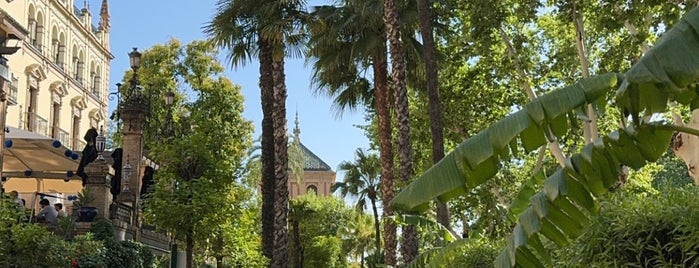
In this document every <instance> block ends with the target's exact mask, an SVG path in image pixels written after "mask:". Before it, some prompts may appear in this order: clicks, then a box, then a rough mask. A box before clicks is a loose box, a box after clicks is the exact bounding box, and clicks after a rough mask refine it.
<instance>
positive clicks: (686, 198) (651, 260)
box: [555, 185, 699, 267]
mask: <svg viewBox="0 0 699 268" xmlns="http://www.w3.org/2000/svg"><path fill="white" fill-rule="evenodd" d="M697 226H699V189H698V188H696V187H695V186H693V185H692V186H687V187H681V188H674V187H673V188H670V187H661V188H660V189H659V192H658V193H656V194H649V195H634V194H629V193H620V194H617V195H614V196H613V197H611V198H610V199H609V200H607V201H605V202H603V203H602V204H601V209H600V213H599V215H597V216H596V217H594V219H593V221H592V224H591V225H590V226H589V227H588V228H587V229H586V230H585V232H584V233H583V234H582V235H581V236H580V237H579V238H578V239H576V240H575V241H574V242H572V243H571V245H569V246H568V247H565V248H563V249H561V250H559V254H557V256H556V258H555V267H583V266H585V267H695V266H697V265H699V258H698V256H697V255H696V252H697V250H699V228H698V227H697Z"/></svg>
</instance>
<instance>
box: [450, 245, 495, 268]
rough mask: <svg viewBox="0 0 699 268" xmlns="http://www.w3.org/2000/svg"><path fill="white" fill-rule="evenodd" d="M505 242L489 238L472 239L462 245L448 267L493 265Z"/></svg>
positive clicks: (475, 267)
mask: <svg viewBox="0 0 699 268" xmlns="http://www.w3.org/2000/svg"><path fill="white" fill-rule="evenodd" d="M502 245H503V243H501V242H500V241H497V240H493V239H489V238H477V239H472V240H470V241H469V242H468V243H466V244H465V245H464V246H462V247H460V249H459V251H458V252H459V253H458V254H457V255H456V256H455V257H454V259H453V260H452V261H450V262H449V265H448V267H453V268H457V267H474V268H477V267H493V262H494V261H495V258H496V257H497V256H498V254H500V249H501V248H502Z"/></svg>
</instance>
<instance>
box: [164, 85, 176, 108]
mask: <svg viewBox="0 0 699 268" xmlns="http://www.w3.org/2000/svg"><path fill="white" fill-rule="evenodd" d="M174 102H175V92H173V91H172V90H170V89H168V90H167V91H165V105H167V106H168V107H170V106H172V103H174Z"/></svg>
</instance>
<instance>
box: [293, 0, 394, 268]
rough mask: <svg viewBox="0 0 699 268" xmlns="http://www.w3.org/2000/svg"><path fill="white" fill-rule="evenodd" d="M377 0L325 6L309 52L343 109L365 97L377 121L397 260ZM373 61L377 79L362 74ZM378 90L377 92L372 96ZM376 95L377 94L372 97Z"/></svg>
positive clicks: (389, 254) (388, 226)
mask: <svg viewBox="0 0 699 268" xmlns="http://www.w3.org/2000/svg"><path fill="white" fill-rule="evenodd" d="M381 11H382V9H381V6H380V3H379V2H378V1H347V2H345V5H344V6H342V7H333V6H321V7H316V8H315V11H314V12H313V18H314V19H315V22H314V23H313V24H312V27H311V37H310V40H309V43H308V45H309V50H308V55H307V56H308V57H309V58H311V59H312V60H315V62H314V63H313V69H314V75H313V80H314V83H315V84H316V86H317V87H318V88H319V89H323V90H324V91H325V92H326V93H327V94H328V95H329V96H331V97H334V98H335V104H336V105H337V106H336V107H337V108H339V109H340V110H343V109H344V108H350V109H351V108H353V107H356V106H357V105H359V103H364V104H365V105H367V106H370V107H371V104H372V103H373V107H374V110H375V113H376V121H378V123H377V124H378V129H379V130H378V136H379V139H378V140H379V157H380V159H381V196H382V204H383V206H382V207H383V208H384V209H383V216H382V217H383V219H384V247H385V263H386V264H389V265H395V256H396V254H395V249H396V244H397V243H396V225H395V223H393V222H391V221H390V220H387V219H388V218H390V217H391V216H393V211H392V210H391V209H390V207H389V206H388V202H389V201H390V200H391V199H392V198H393V180H394V173H393V156H394V154H393V144H392V137H393V135H392V130H391V129H392V127H391V114H390V108H389V107H390V102H389V87H388V60H387V56H386V55H387V53H388V51H387V48H386V45H385V43H386V31H385V25H384V23H383V21H382V20H381V19H380V18H381V15H382V14H383V13H382V12H381ZM369 67H371V69H372V74H373V75H372V78H373V84H371V83H370V82H369V81H370V80H369V79H368V78H367V77H362V76H361V74H363V73H364V70H366V69H368V68H369ZM372 91H373V96H372ZM372 98H373V99H372Z"/></svg>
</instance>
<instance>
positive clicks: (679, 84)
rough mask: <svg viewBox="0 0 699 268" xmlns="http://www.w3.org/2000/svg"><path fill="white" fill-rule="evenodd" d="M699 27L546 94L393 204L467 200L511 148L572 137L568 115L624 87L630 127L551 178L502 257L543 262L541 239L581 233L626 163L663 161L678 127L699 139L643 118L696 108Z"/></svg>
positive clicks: (504, 261) (673, 32)
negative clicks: (625, 64) (674, 105)
mask: <svg viewBox="0 0 699 268" xmlns="http://www.w3.org/2000/svg"><path fill="white" fill-rule="evenodd" d="M698 23H699V9H694V10H692V11H691V12H689V13H688V14H687V15H685V17H684V19H683V20H682V21H680V22H679V24H678V25H676V26H674V27H673V28H672V29H670V30H669V31H668V32H666V33H665V34H664V36H663V38H662V39H661V40H660V41H659V42H658V44H657V45H656V46H655V47H654V48H652V49H651V50H649V51H648V53H646V54H645V55H644V56H643V57H642V58H641V59H640V60H639V61H638V62H637V63H636V64H634V65H633V66H632V67H631V69H629V70H628V71H627V72H626V73H625V75H624V76H620V75H617V74H615V73H609V74H604V75H597V76H592V77H590V78H588V79H582V80H580V81H579V82H577V83H576V84H574V85H571V86H568V87H565V88H563V89H560V90H555V91H552V92H550V93H548V94H545V95H542V96H541V97H539V98H537V99H536V100H534V101H533V102H530V103H529V104H527V105H525V106H524V107H523V108H522V110H520V111H517V112H514V113H512V114H511V115H509V116H507V117H505V118H503V119H502V120H500V121H498V122H496V123H495V124H493V125H491V126H490V127H488V128H487V129H485V130H483V131H481V132H480V133H479V134H477V135H476V136H474V137H472V138H470V139H468V140H466V141H464V142H463V143H461V144H460V145H459V146H458V147H457V148H456V149H455V150H454V151H453V152H452V153H450V154H448V155H447V156H446V157H445V158H444V159H443V160H442V161H440V162H439V163H438V164H437V165H435V166H434V167H433V168H431V169H430V170H429V171H428V172H426V173H425V174H423V175H422V176H421V177H420V178H418V179H417V180H416V181H415V182H413V183H412V184H411V185H409V186H408V187H407V188H406V189H405V190H404V191H403V192H401V193H400V194H399V195H398V196H396V198H395V199H394V200H393V201H392V206H393V207H394V208H396V209H401V210H406V211H420V210H424V209H425V208H426V205H427V204H428V203H429V202H430V201H431V200H433V199H434V198H440V199H443V200H447V199H450V198H453V197H455V196H458V195H461V194H464V193H465V191H464V190H465V189H464V185H465V186H466V187H468V188H472V187H475V186H477V185H480V184H482V183H483V182H484V181H487V180H488V179H489V178H491V177H492V176H493V175H494V174H495V173H497V164H498V161H499V159H507V158H508V155H509V153H510V152H511V153H517V151H518V147H519V146H520V145H518V144H521V146H522V147H523V148H524V150H526V151H531V150H533V149H535V148H537V147H538V146H540V145H543V144H544V143H545V137H544V132H543V131H542V128H543V127H546V126H550V127H551V129H552V130H553V132H554V133H553V134H554V135H556V136H559V137H560V136H562V135H564V134H565V133H566V132H567V131H568V127H567V117H568V115H567V113H569V112H570V111H573V110H574V109H576V108H578V107H583V106H584V105H586V104H588V103H592V102H594V101H596V100H597V99H599V98H600V97H601V96H604V95H605V94H606V93H607V92H608V91H609V90H611V89H616V90H617V91H616V92H617V94H616V104H615V105H616V107H618V108H620V109H621V110H622V111H623V112H624V114H628V115H629V116H631V121H630V122H629V123H630V126H628V127H626V128H623V129H618V130H617V131H616V132H613V133H610V134H608V135H607V136H606V137H603V138H602V139H599V140H598V141H597V142H595V143H592V144H589V145H587V146H585V147H584V148H583V149H582V151H581V152H580V153H578V154H574V155H572V156H570V157H569V158H568V159H567V161H566V163H567V164H566V166H565V168H559V169H558V170H557V171H556V172H555V173H553V174H552V175H550V176H549V177H548V178H547V179H546V181H545V182H544V187H543V190H541V191H539V192H538V193H537V194H535V195H534V196H532V198H531V199H530V200H531V206H530V207H529V208H527V209H526V210H525V212H523V213H522V214H520V216H519V223H518V224H517V226H516V227H515V229H514V231H513V234H512V235H511V236H510V239H509V241H508V245H507V247H506V248H505V249H504V250H503V251H502V253H501V254H500V256H499V257H498V259H497V261H496V265H497V266H498V267H511V266H515V265H523V266H527V267H537V266H543V264H544V263H546V262H547V259H548V258H547V257H546V256H548V254H547V253H546V252H545V251H544V250H543V246H542V244H541V243H542V242H541V238H542V237H546V238H547V239H549V240H551V241H553V242H554V243H556V244H557V245H559V246H560V245H564V244H566V243H567V242H568V241H569V239H571V238H575V237H578V236H579V234H580V230H581V229H582V228H583V227H584V226H586V225H587V224H588V223H589V218H588V216H587V214H586V213H595V212H596V209H595V208H596V206H597V204H596V202H597V201H596V200H595V198H594V197H599V196H601V195H603V194H604V193H606V192H608V191H609V189H610V188H612V187H614V186H616V184H617V183H618V180H619V177H618V175H619V173H620V168H619V167H620V165H626V166H629V167H631V168H635V169H637V168H640V167H642V166H644V165H645V164H646V163H647V162H653V161H656V160H657V159H658V158H659V157H660V156H661V155H662V154H663V153H664V152H665V151H666V148H667V144H668V143H669V141H670V138H671V136H672V134H673V132H674V131H675V130H679V131H682V132H685V133H691V134H693V135H698V134H699V131H697V130H695V129H690V128H686V127H683V126H674V125H671V124H668V123H665V122H655V123H648V122H645V120H642V118H643V117H644V116H650V115H653V114H656V113H660V112H664V111H666V110H667V102H668V101H677V102H679V103H680V104H682V105H687V106H690V107H692V108H694V107H695V103H696V102H695V101H697V100H698V98H697V94H696V92H695V90H696V86H695V85H696V84H695V83H696V82H697V81H698V80H699V76H698V75H697V73H699V58H698V57H696V56H694V55H693V54H684V52H685V51H688V49H699V47H697V45H696V44H697V42H699V38H698V37H697V35H696V33H695V32H694V29H693V28H692V26H690V25H695V24H698ZM656 74H662V75H656ZM563 119H565V120H563ZM466 152H469V153H466ZM427 185H430V187H426V186H427ZM418 189H419V192H418ZM593 196H594V197H593ZM534 252H536V255H535V253H534ZM536 256H539V258H538V257H536Z"/></svg>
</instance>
